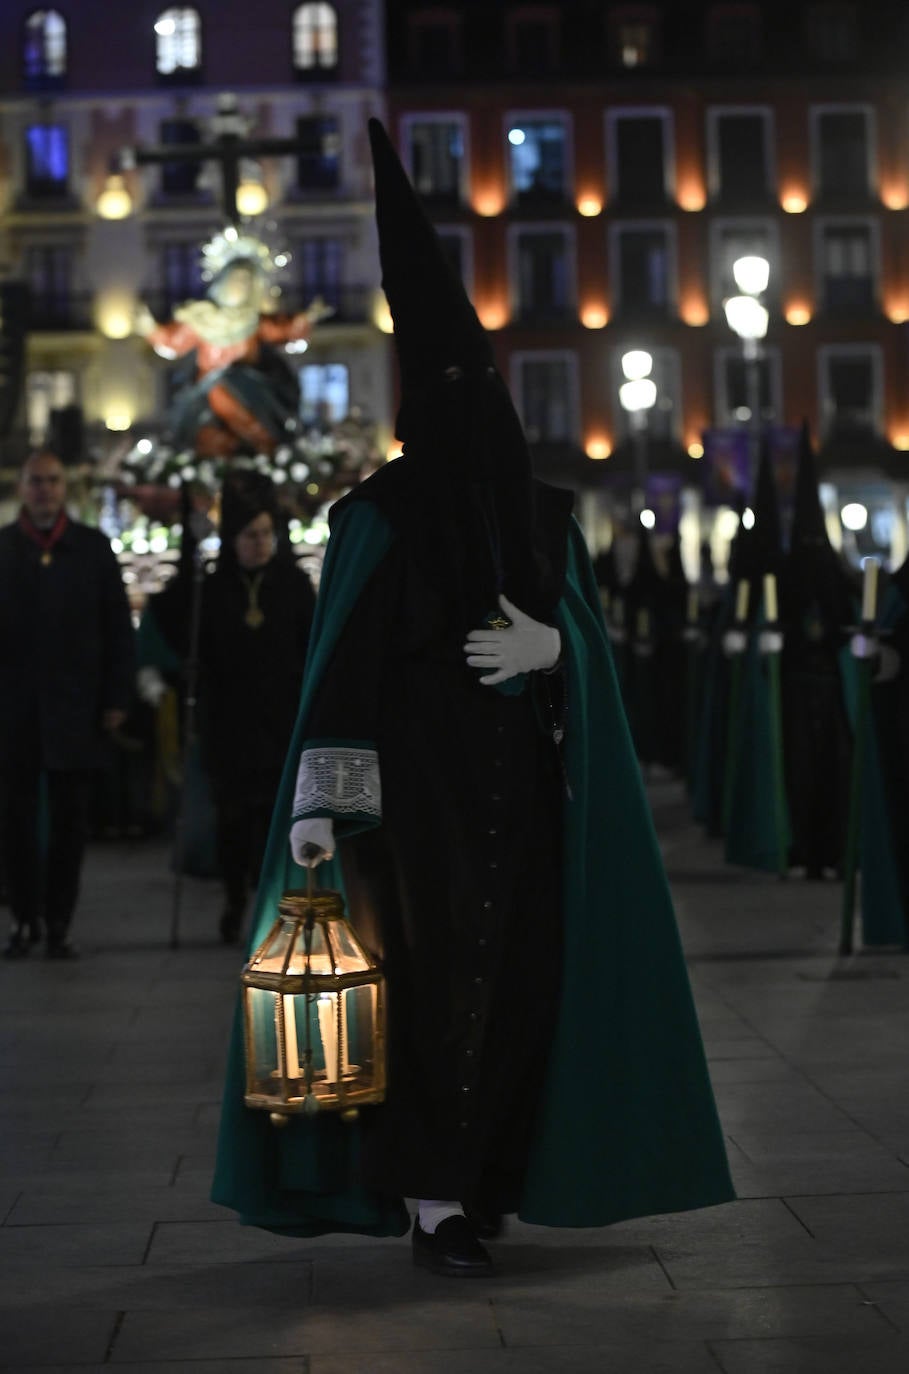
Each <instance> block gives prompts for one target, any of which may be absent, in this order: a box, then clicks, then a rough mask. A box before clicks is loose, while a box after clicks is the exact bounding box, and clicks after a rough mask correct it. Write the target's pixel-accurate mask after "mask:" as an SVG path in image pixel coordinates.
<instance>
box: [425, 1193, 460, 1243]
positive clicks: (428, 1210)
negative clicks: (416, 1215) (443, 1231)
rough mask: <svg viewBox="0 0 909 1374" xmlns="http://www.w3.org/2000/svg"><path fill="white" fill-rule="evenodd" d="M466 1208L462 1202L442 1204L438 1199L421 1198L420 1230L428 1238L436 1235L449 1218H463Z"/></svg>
mask: <svg viewBox="0 0 909 1374" xmlns="http://www.w3.org/2000/svg"><path fill="white" fill-rule="evenodd" d="M463 1215H464V1208H463V1207H462V1206H461V1204H460V1202H440V1201H439V1200H438V1199H437V1198H420V1230H421V1231H422V1232H423V1233H424V1234H425V1235H427V1236H432V1235H435V1230H436V1227H437V1226H438V1225H439V1223H440V1222H443V1221H446V1220H447V1219H448V1217H462V1216H463Z"/></svg>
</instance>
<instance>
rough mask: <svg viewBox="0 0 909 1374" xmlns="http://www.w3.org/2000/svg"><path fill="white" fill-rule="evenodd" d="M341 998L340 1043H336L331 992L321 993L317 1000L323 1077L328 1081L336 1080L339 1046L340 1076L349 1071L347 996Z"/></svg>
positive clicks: (336, 1011) (336, 1026)
mask: <svg viewBox="0 0 909 1374" xmlns="http://www.w3.org/2000/svg"><path fill="white" fill-rule="evenodd" d="M337 995H338V996H340V998H341V1044H340V1047H339V1045H338V1008H337V1005H336V1003H335V998H334V996H333V995H332V994H331V993H327V992H326V993H323V995H322V996H321V997H320V998H319V1001H318V1011H319V1035H320V1036H321V1039H322V1052H323V1054H324V1055H325V1078H326V1081H327V1082H329V1083H337V1081H338V1058H339V1055H338V1050H339V1048H340V1052H341V1053H340V1061H341V1062H340V1071H341V1077H342V1078H343V1077H344V1075H345V1074H347V1073H349V1072H350V1060H349V1059H348V1052H347V997H346V996H345V994H344V993H339V994H337Z"/></svg>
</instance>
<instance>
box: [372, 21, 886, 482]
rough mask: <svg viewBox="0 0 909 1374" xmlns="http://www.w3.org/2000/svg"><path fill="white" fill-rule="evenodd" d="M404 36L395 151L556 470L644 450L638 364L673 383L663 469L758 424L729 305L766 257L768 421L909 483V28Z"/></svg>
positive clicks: (540, 26)
mask: <svg viewBox="0 0 909 1374" xmlns="http://www.w3.org/2000/svg"><path fill="white" fill-rule="evenodd" d="M387 14H388V41H387V50H388V54H389V107H390V118H391V121H392V126H393V131H394V135H395V137H396V139H397V142H398V145H399V147H400V149H401V152H402V156H403V158H404V160H405V162H406V164H407V165H408V166H409V168H410V170H411V172H412V174H413V176H414V179H415V181H416V183H417V186H418V188H419V189H420V191H421V192H422V193H423V194H424V196H425V197H426V198H427V202H428V203H429V204H430V205H431V206H432V208H433V213H434V216H435V220H436V223H437V224H438V226H439V227H440V229H441V230H442V232H443V233H444V234H445V236H446V238H447V240H448V241H449V242H450V244H451V249H452V254H453V255H454V257H455V258H456V259H457V261H458V262H459V263H460V265H461V268H462V271H463V273H464V277H465V280H466V282H467V284H468V287H469V289H470V291H471V292H472V294H473V296H474V298H475V300H476V302H477V306H478V309H479V313H480V315H481V317H482V319H483V321H484V323H485V324H486V325H487V326H488V327H489V328H490V329H492V330H494V331H496V337H497V341H498V348H499V352H500V364H501V367H502V370H503V372H504V373H505V375H506V376H507V377H508V378H509V380H510V382H511V385H512V387H513V391H514V394H515V397H516V399H517V402H518V404H519V406H520V408H521V411H522V415H523V418H524V421H525V424H526V426H527V429H528V433H529V434H530V436H531V438H532V439H533V440H534V441H536V443H537V444H538V445H539V446H541V448H542V450H543V451H545V450H546V449H547V448H549V449H553V451H554V452H559V451H561V453H562V455H563V456H562V458H561V459H560V460H556V466H557V465H558V461H562V462H564V463H566V464H568V465H569V466H572V467H573V470H575V471H579V470H580V465H579V464H577V463H576V462H574V461H573V459H572V454H573V453H577V452H583V453H586V454H587V455H588V457H589V458H592V459H601V458H605V457H607V456H608V455H613V457H615V458H619V456H620V454H621V453H622V451H623V447H624V448H625V449H627V448H628V445H627V444H626V443H625V441H626V440H627V439H628V437H629V434H630V426H631V423H632V421H631V417H630V415H629V414H628V413H626V412H625V411H624V410H623V408H622V405H621V404H620V401H619V386H620V384H621V382H622V381H623V372H622V367H621V359H622V356H623V354H624V353H625V352H626V351H628V350H629V349H632V348H637V349H645V350H647V351H648V352H649V353H650V354H651V356H652V359H653V370H652V378H653V381H654V382H655V383H656V392H657V400H656V404H655V406H654V407H653V409H652V411H651V412H650V417H649V426H650V435H651V439H652V441H653V442H654V444H660V443H662V444H663V445H664V447H665V446H667V445H668V448H669V450H671V449H672V448H673V447H675V448H676V449H677V450H678V452H680V453H681V454H685V453H687V454H689V455H692V458H691V461H695V460H696V458H697V457H699V456H700V454H701V452H702V444H703V435H704V431H705V430H708V429H711V428H713V427H717V426H719V427H727V426H735V425H740V424H746V423H748V417H749V404H748V403H749V399H750V396H749V389H748V386H747V378H746V370H747V369H746V365H745V362H744V358H743V349H742V345H741V342H740V341H739V339H738V338H737V337H736V336H735V335H733V334H732V333H731V331H730V329H729V327H728V325H727V323H726V319H725V315H724V309H723V306H724V301H725V300H726V298H728V297H729V296H730V295H732V294H734V293H735V292H736V289H737V288H736V287H735V285H734V282H733V277H732V264H733V262H734V261H735V260H736V259H738V258H739V257H740V256H742V255H745V254H755V253H757V254H760V255H762V256H764V257H765V258H766V259H767V260H768V261H769V264H770V280H769V285H768V288H767V291H766V293H765V294H764V295H763V297H762V299H763V302H764V304H765V305H766V307H767V309H768V311H769V328H768V331H767V335H766V339H765V340H764V342H763V345H762V346H761V352H762V357H761V358H760V360H759V362H758V365H757V366H758V372H759V387H760V412H761V418H762V420H763V421H764V422H772V423H775V424H785V425H798V424H799V423H800V422H801V421H802V419H803V418H807V419H808V420H809V422H810V423H811V426H812V429H813V431H814V432H815V434H817V435H819V436H820V438H821V440H822V443H823V447H824V454H825V456H826V458H827V459H828V460H829V462H830V463H833V464H840V465H843V464H845V465H847V466H849V465H854V464H858V465H861V464H862V463H865V462H870V461H871V460H874V461H875V462H879V463H882V464H884V465H885V466H886V465H888V464H889V465H890V466H891V467H894V468H895V470H896V471H900V464H901V462H902V461H905V463H906V467H907V470H909V455H907V457H906V459H905V460H902V459H901V454H902V452H903V451H904V450H909V388H907V384H906V383H907V333H906V328H907V325H906V321H907V320H909V236H907V230H909V87H907V85H906V81H905V71H904V66H903V65H901V64H900V61H899V55H900V54H901V53H903V52H904V51H905V50H906V38H907V33H906V28H907V23H906V18H904V17H901V16H900V14H899V12H898V11H897V10H894V8H893V7H886V8H885V7H883V6H880V5H877V4H874V3H865V4H849V3H798V2H796V3H793V4H791V5H789V6H778V5H761V4H757V3H753V4H750V3H726V4H685V3H673V4H662V5H660V4H609V3H599V0H596V2H595V0H576V3H573V4H571V5H560V4H546V3H513V4H496V5H491V4H488V3H483V2H481V0H460V2H457V3H456V2H455V0H440V3H427V2H426V0H419V3H416V2H415V3H400V4H395V5H393V6H389V7H388V11H387ZM751 395H752V396H753V392H752V393H751ZM681 466H682V467H684V460H683V461H682V463H681ZM604 471H605V469H604Z"/></svg>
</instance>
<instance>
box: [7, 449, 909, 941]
mask: <svg viewBox="0 0 909 1374" xmlns="http://www.w3.org/2000/svg"><path fill="white" fill-rule="evenodd" d="M21 502H22V504H21V511H20V514H19V518H18V519H17V520H16V521H15V522H14V523H12V524H10V525H8V526H6V527H5V528H3V529H2V530H0V822H2V835H3V844H2V854H0V857H2V866H0V892H2V897H3V900H5V901H6V903H7V904H8V906H9V909H10V917H11V922H10V934H9V938H8V941H7V943H6V946H5V951H4V952H5V955H6V957H7V958H22V957H26V956H27V955H28V954H29V953H30V952H31V951H32V950H33V949H34V948H35V947H36V946H43V949H44V952H45V953H46V954H47V956H48V957H51V958H74V957H77V955H78V948H77V946H76V945H75V944H74V943H73V941H72V939H71V938H70V928H71V923H72V919H73V913H74V911H75V909H76V905H77V901H78V893H79V875H80V872H81V865H82V858H83V853H84V848H85V844H86V841H87V840H88V839H89V838H94V839H96V840H102V841H103V840H113V839H129V840H138V839H141V838H143V837H147V836H154V835H162V836H168V837H173V841H174V844H173V850H174V854H173V865H174V868H175V870H176V871H179V872H181V873H188V874H192V875H196V876H200V877H209V878H212V879H214V880H216V881H219V882H220V883H221V885H222V888H223V906H222V909H221V915H220V922H219V935H220V938H221V939H222V940H223V941H225V942H227V943H234V942H236V941H238V940H239V939H240V937H241V934H242V931H243V926H244V918H245V913H246V910H247V906H248V901H249V897H250V893H251V891H252V889H253V888H254V886H255V882H256V877H257V873H258V867H259V863H260V860H261V856H262V853H263V851H264V845H265V839H266V835H267V829H268V824H269V820H270V816H271V809H272V803H273V799H274V796H275V794H276V792H277V789H278V783H279V780H280V776H281V771H282V768H283V766H284V760H285V753H286V749H287V743H288V740H289V738H290V733H291V729H292V726H293V721H294V717H295V713H296V706H297V701H298V699H299V693H300V684H301V681H302V675H303V666H304V661H305V657H306V650H307V644H308V639H309V633H310V628H311V624H312V619H313V615H314V610H315V594H314V591H313V587H312V584H311V582H310V580H309V577H308V576H307V575H306V573H304V572H303V571H302V570H301V569H300V568H299V566H298V565H297V563H296V561H295V559H294V557H293V556H292V552H291V546H290V544H289V543H288V542H287V539H286V531H285V530H284V529H283V526H282V519H281V515H280V512H279V508H278V505H277V502H276V500H275V489H274V487H273V486H272V484H271V482H270V481H269V480H268V479H267V478H265V477H264V476H262V475H261V474H259V473H257V472H254V471H251V470H238V471H236V472H235V473H233V474H232V475H231V476H229V477H228V478H227V479H226V480H225V482H224V485H223V490H222V494H221V502H220V506H221V508H220V516H219V533H220V551H219V553H218V555H217V558H215V559H213V558H210V557H207V556H206V554H205V552H204V548H205V547H206V539H207V536H208V535H209V534H210V533H211V532H212V525H211V524H210V523H209V518H208V511H207V509H205V508H204V507H203V508H199V507H198V503H197V500H196V498H195V497H194V492H193V488H192V487H190V486H189V485H187V486H185V488H184V490H183V493H182V504H183V509H182V513H181V516H182V519H181V523H182V528H183V538H182V545H181V552H180V563H179V567H178V570H177V574H176V576H175V577H173V578H172V579H171V581H170V582H168V584H167V585H166V586H165V588H164V590H163V591H161V592H159V593H158V594H156V595H154V596H153V597H151V598H150V600H149V601H148V602H147V604H146V606H145V608H144V611H143V614H142V618H141V621H140V623H139V626H138V630H136V629H134V627H133V623H132V621H131V618H130V611H129V607H128V604H127V599H126V596H125V594H124V590H123V583H122V578H121V570H120V568H119V565H118V564H117V561H116V558H115V557H114V555H113V553H112V552H111V549H110V545H109V541H108V540H107V539H106V538H105V536H104V535H103V534H101V533H100V532H99V531H97V530H93V529H90V528H88V527H87V526H85V525H83V524H80V523H78V522H76V521H74V520H72V519H71V518H70V517H69V516H68V515H67V511H66V472H65V469H64V468H63V466H62V464H61V463H60V461H59V460H58V459H57V458H56V457H55V456H54V455H52V454H50V453H37V454H33V455H32V457H31V458H30V459H29V460H28V462H27V463H26V465H25V468H24V471H23V476H22V484H21ZM751 507H752V510H753V515H754V519H753V522H752V523H751V524H750V527H748V528H746V527H745V525H744V523H743V524H742V525H741V526H740V528H739V532H738V534H737V536H736V539H735V541H734V544H733V547H732V550H731V554H730V561H729V569H728V572H729V575H728V578H726V579H725V580H724V581H723V582H722V583H721V582H719V581H718V580H717V579H716V578H715V576H714V574H713V568H712V564H711V560H710V552H709V547H708V546H707V545H705V546H704V549H703V551H702V558H701V568H700V575H699V577H698V579H697V581H695V582H691V581H689V580H688V578H686V575H685V571H684V569H683V565H682V560H681V556H680V549H679V541H678V538H677V537H673V536H671V535H669V536H666V535H655V534H651V533H648V532H647V531H646V530H645V529H643V528H641V529H640V530H639V532H638V533H637V534H636V535H633V536H628V535H625V536H623V537H621V538H619V539H616V540H615V541H614V543H613V545H612V547H611V548H610V549H609V550H608V551H607V552H606V553H603V554H601V555H600V556H599V557H597V558H596V560H595V563H594V568H595V573H596V577H597V582H598V584H599V588H600V597H601V601H602V605H603V609H604V614H605V617H606V622H607V627H608V629H609V633H610V638H611V641H612V647H613V656H614V662H615V669H616V673H617V677H618V680H619V684H620V687H621V690H622V694H623V698H624V702H625V706H626V711H627V715H628V722H629V726H630V729H631V733H632V737H633V741H634V744H635V748H636V751H637V755H638V758H639V760H640V762H641V764H642V767H643V768H644V771H645V775H646V774H649V775H650V776H651V777H656V776H674V777H679V778H684V780H685V782H686V785H687V789H688V793H689V796H690V799H691V807H692V811H693V815H694V816H695V818H696V819H697V820H698V821H699V822H700V823H702V824H703V826H704V827H705V829H706V831H707V833H708V834H709V835H711V836H713V837H715V838H716V839H717V840H718V841H720V842H721V844H722V847H723V854H724V858H725V860H726V861H727V862H729V863H733V864H740V865H745V866H748V867H752V868H755V869H760V870H764V871H768V872H775V873H778V874H779V875H780V876H785V877H788V878H802V879H807V880H828V881H840V882H842V883H843V886H844V901H843V912H844V926H843V931H844V933H843V942H844V943H843V947H844V948H845V947H848V946H849V942H850V940H851V918H852V913H853V910H854V909H856V908H857V909H858V910H859V911H860V913H861V919H862V938H863V940H864V942H865V943H866V944H869V945H882V944H883V945H900V946H906V945H909V844H907V843H906V839H907V836H909V668H907V664H909V567H907V566H905V565H904V566H903V567H902V568H897V569H895V570H893V571H892V572H891V573H889V574H886V573H883V572H881V575H880V578H878V572H879V568H878V564H877V563H876V562H870V561H868V563H867V565H866V567H865V569H864V576H862V574H861V573H859V572H857V571H856V570H855V569H853V568H850V567H849V566H847V564H846V563H845V561H844V560H843V559H842V558H841V557H840V555H839V554H838V553H837V552H836V551H835V550H834V548H833V547H832V546H831V544H830V542H829V539H828V535H827V530H826V526H825V519H824V514H823V511H822V508H821V503H820V500H819V496H818V485H817V477H816V472H815V466H814V458H813V454H812V450H811V445H810V441H809V438H808V435H807V432H806V433H805V434H804V435H803V438H802V444H801V452H800V458H799V466H798V476H797V481H796V487H795V499H794V505H793V507H792V510H791V511H788V512H781V510H780V505H779V501H778V497H777V492H776V490H775V487H774V479H773V474H772V467H771V464H770V462H769V459H768V457H767V455H764V457H763V458H762V461H761V464H760V467H759V470H758V473H757V479H756V484H755V491H754V495H753V499H752V503H751Z"/></svg>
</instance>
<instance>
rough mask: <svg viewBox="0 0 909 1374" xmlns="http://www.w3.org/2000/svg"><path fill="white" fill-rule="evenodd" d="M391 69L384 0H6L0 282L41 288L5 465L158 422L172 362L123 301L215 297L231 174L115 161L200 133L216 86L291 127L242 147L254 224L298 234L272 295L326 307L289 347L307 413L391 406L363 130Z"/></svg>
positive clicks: (267, 124)
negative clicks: (244, 1) (212, 264)
mask: <svg viewBox="0 0 909 1374" xmlns="http://www.w3.org/2000/svg"><path fill="white" fill-rule="evenodd" d="M384 87H385V65H384V34H383V16H382V12H381V9H380V7H379V6H378V5H377V4H376V3H374V2H373V0H341V3H336V4H327V3H303V4H289V3H284V0H260V3H259V4H257V5H256V6H255V9H254V11H250V8H249V7H248V6H242V7H241V6H239V5H235V4H226V3H224V2H223V0H201V2H200V3H199V4H197V5H195V6H167V5H166V4H165V3H164V0H156V2H155V3H147V0H137V3H135V4H133V5H131V6H128V7H127V6H123V7H121V6H111V5H110V4H108V3H106V0H79V3H78V4H61V5H60V6H59V8H58V7H54V8H46V9H43V8H41V9H39V8H36V7H35V6H34V5H31V4H26V3H21V0H10V3H8V4H5V5H4V6H3V8H2V13H0V283H2V282H24V283H26V285H27V286H28V288H29V295H30V311H29V326H28V336H27V351H26V359H25V379H24V389H23V398H22V401H21V404H20V406H19V408H18V411H17V414H16V416H15V417H14V423H13V431H12V433H11V435H10V436H8V438H7V440H6V443H5V447H6V460H7V464H10V463H12V462H14V461H16V460H17V458H18V457H19V456H20V453H21V450H22V449H23V448H24V447H25V446H27V444H28V443H30V442H31V443H35V442H41V441H42V440H43V439H44V438H46V437H47V435H48V433H49V432H50V433H51V434H52V435H53V436H54V437H55V439H56V441H57V442H58V443H60V444H62V445H63V447H64V448H67V447H69V448H70V449H71V450H73V449H78V448H79V447H80V446H81V447H82V448H83V449H85V450H86V451H96V452H97V451H103V450H104V446H105V443H107V444H108V445H109V444H110V442H111V441H112V438H115V437H116V436H117V435H118V434H121V433H122V432H125V431H129V432H130V433H132V434H133V435H136V434H141V433H145V432H154V431H155V429H156V428H158V427H159V426H160V424H161V419H162V416H163V415H164V414H165V412H166V409H167V400H168V383H169V375H170V369H169V367H168V365H167V364H165V363H163V362H162V361H161V360H159V359H157V358H155V357H154V356H153V354H152V353H151V350H150V349H149V348H148V346H147V345H146V344H145V343H144V342H143V341H142V340H141V339H138V338H135V337H131V325H132V319H133V315H134V311H135V308H136V305H137V303H138V302H139V300H140V299H141V300H143V301H145V302H146V303H147V304H148V305H150V307H151V308H152V310H153V312H154V313H155V315H156V316H157V317H158V318H159V319H166V318H168V317H169V314H170V312H171V311H172V309H173V306H174V305H176V304H177V303H179V302H180V301H182V300H184V299H187V298H189V297H193V296H198V295H200V294H202V291H203V289H204V288H203V284H202V281H201V277H200V265H199V249H200V245H201V243H202V242H203V241H204V240H206V239H207V238H208V237H209V236H210V235H211V234H212V233H213V232H214V231H216V230H218V229H221V228H223V227H224V222H225V221H224V212H223V208H222V194H221V181H220V172H219V170H218V167H217V165H216V164H215V163H212V162H205V161H200V162H198V163H185V162H184V163H181V162H174V163H170V164H168V163H166V162H165V163H163V164H161V165H155V166H141V167H138V168H134V169H132V170H127V171H125V172H123V174H122V175H120V164H121V158H122V153H123V150H124V149H126V148H130V147H136V146H138V147H140V148H143V147H144V148H147V147H150V146H160V145H167V146H171V145H173V146H174V147H175V148H179V149H181V150H183V151H186V150H187V149H190V150H192V149H196V150H198V151H200V152H202V151H204V150H205V147H206V145H209V144H210V143H211V139H212V136H213V133H214V131H215V130H216V129H217V127H218V125H217V123H216V122H214V121H216V117H217V116H218V111H219V108H220V103H219V102H221V101H222V100H223V96H224V94H225V93H230V94H232V95H233V96H234V97H235V104H236V106H237V109H238V112H239V116H240V118H241V121H242V127H243V128H244V129H245V130H246V131H247V135H248V137H250V138H255V137H279V138H287V139H293V140H295V141H296V151H295V155H294V156H291V157H281V158H272V159H262V160H260V161H250V162H249V163H248V164H247V163H244V164H242V165H241V180H243V181H245V183H246V187H245V190H247V192H248V191H249V189H250V186H251V192H252V197H253V200H255V199H256V198H258V199H259V200H260V201H261V200H262V192H263V191H264V193H265V195H266V196H267V202H268V204H267V209H265V211H264V213H263V214H262V216H261V218H260V219H258V220H256V221H255V222H254V223H255V224H256V225H258V227H259V231H260V232H261V233H262V234H263V236H264V237H265V238H266V239H268V240H269V241H270V242H272V243H274V244H277V246H278V247H284V248H286V249H287V250H288V254H287V255H288V258H289V267H288V268H287V270H286V271H285V273H284V275H283V280H282V296H281V298H280V301H279V303H278V308H280V309H282V310H289V311H294V310H299V309H301V308H302V307H303V306H304V305H305V304H306V303H308V301H309V300H310V299H312V297H314V296H316V295H321V296H322V297H324V298H325V300H326V301H327V302H328V303H329V304H330V305H331V306H332V307H333V310H334V315H333V316H332V318H331V319H330V320H328V321H327V322H326V323H324V324H322V325H321V326H320V327H319V329H318V330H317V333H316V335H315V337H314V338H313V340H312V343H311V346H310V348H309V350H308V351H307V352H306V353H305V354H299V355H294V356H292V357H291V359H290V361H291V362H292V363H293V364H294V366H299V369H300V382H301V405H302V407H303V409H304V415H305V414H308V413H320V414H323V415H324V414H325V412H326V411H327V412H328V413H329V414H331V415H332V417H334V418H343V416H344V415H345V414H346V413H347V411H348V408H349V407H352V406H357V407H360V408H361V409H362V410H363V411H364V412H366V413H367V414H370V415H372V416H374V417H376V418H381V417H383V416H385V415H386V414H387V404H388V403H387V396H388V390H389V375H388V345H387V340H386V339H385V338H384V336H383V335H382V333H381V331H380V330H379V329H378V328H377V327H376V325H375V324H374V322H373V315H374V306H375V294H376V293H375V282H376V275H377V269H376V249H375V236H374V223H373V204H372V193H371V170H370V162H369V150H368V142H367V138H366V121H367V119H368V117H369V116H370V115H372V114H381V113H382V111H383V101H384ZM105 192H107V196H106V197H105ZM111 193H114V194H113V195H111ZM124 195H125V196H126V197H128V200H124ZM108 213H114V214H116V215H117V216H118V217H117V218H105V217H104V216H105V214H108ZM121 215H122V216H123V217H119V216H121ZM83 428H84V431H85V433H84V434H82V433H80V430H81V429H83Z"/></svg>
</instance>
